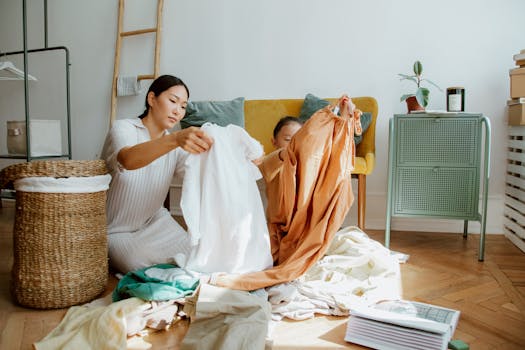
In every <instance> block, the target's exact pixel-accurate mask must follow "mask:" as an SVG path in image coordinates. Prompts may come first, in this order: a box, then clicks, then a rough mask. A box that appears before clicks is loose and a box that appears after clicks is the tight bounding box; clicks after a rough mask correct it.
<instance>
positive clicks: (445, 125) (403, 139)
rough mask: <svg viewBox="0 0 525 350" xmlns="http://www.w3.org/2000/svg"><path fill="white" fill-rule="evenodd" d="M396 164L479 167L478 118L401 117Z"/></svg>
mask: <svg viewBox="0 0 525 350" xmlns="http://www.w3.org/2000/svg"><path fill="white" fill-rule="evenodd" d="M396 130H397V134H396V142H397V149H396V153H397V155H398V156H397V166H433V167H434V166H448V167H456V166H458V167H477V166H478V164H479V157H480V155H479V154H480V138H481V137H480V134H479V130H480V127H479V119H478V118H468V117H458V118H454V117H448V118H447V117H444V118H429V117H426V118H417V117H410V118H398V119H397V128H396Z"/></svg>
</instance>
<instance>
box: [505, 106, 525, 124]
mask: <svg viewBox="0 0 525 350" xmlns="http://www.w3.org/2000/svg"><path fill="white" fill-rule="evenodd" d="M508 116H509V125H514V126H517V125H525V102H521V103H520V102H514V103H513V101H509V102H508Z"/></svg>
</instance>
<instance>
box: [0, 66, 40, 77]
mask: <svg viewBox="0 0 525 350" xmlns="http://www.w3.org/2000/svg"><path fill="white" fill-rule="evenodd" d="M0 72H8V73H9V74H10V75H9V76H2V75H0V80H24V71H23V70H20V69H18V68H16V67H15V65H14V64H13V62H11V61H0ZM27 79H28V80H35V81H36V80H37V79H36V78H35V77H34V76H32V75H31V74H28V75H27Z"/></svg>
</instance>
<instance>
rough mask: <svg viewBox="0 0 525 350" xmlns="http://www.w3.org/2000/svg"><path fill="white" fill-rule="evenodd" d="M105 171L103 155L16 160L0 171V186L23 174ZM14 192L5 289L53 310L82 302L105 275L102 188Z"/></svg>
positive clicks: (31, 304) (20, 300)
mask: <svg viewBox="0 0 525 350" xmlns="http://www.w3.org/2000/svg"><path fill="white" fill-rule="evenodd" d="M107 173H108V171H107V168H106V164H105V162H104V161H103V160H89V161H73V160H52V161H35V162H28V163H20V164H14V165H11V166H8V167H7V168H4V169H3V170H2V171H0V186H1V187H0V188H6V185H10V184H13V183H15V181H16V180H19V179H24V178H31V179H32V178H35V177H50V178H55V179H61V178H70V179H71V178H76V177H79V178H85V177H94V176H99V175H106V177H109V175H107ZM104 178H105V177H104ZM15 196H16V211H15V224H14V232H13V237H14V242H13V243H14V244H13V249H14V263H13V268H12V276H11V291H12V293H13V296H14V298H15V299H16V301H17V302H18V303H19V304H21V305H24V306H27V307H32V308H39V309H54V308H64V307H68V306H71V305H76V304H80V303H83V302H87V301H90V300H92V299H94V298H95V297H96V296H98V295H99V294H100V293H102V292H103V291H104V289H105V287H106V284H107V280H108V259H107V236H106V233H107V225H106V207H105V205H106V190H103V191H98V192H85V193H84V192H82V193H41V192H29V191H28V192H26V191H19V190H17V191H16V192H15Z"/></svg>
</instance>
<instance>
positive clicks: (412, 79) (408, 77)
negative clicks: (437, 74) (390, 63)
mask: <svg viewBox="0 0 525 350" xmlns="http://www.w3.org/2000/svg"><path fill="white" fill-rule="evenodd" d="M398 75H399V76H400V77H401V79H399V80H410V81H413V82H414V83H416V84H417V79H416V77H415V76H413V75H406V74H398Z"/></svg>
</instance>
